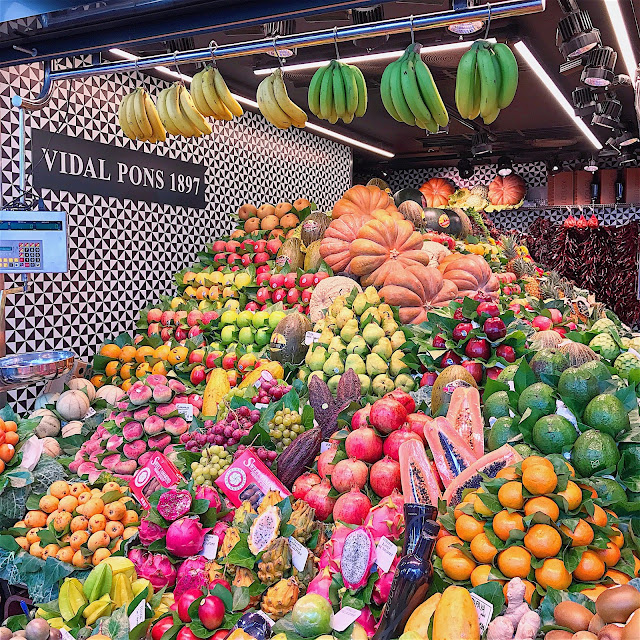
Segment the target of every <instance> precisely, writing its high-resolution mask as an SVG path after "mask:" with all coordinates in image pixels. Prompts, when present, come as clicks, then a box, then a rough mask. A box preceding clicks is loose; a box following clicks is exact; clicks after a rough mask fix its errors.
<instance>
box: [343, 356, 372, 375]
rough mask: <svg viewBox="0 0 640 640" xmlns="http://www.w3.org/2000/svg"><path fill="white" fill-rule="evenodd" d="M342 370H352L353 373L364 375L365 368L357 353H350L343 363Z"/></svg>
mask: <svg viewBox="0 0 640 640" xmlns="http://www.w3.org/2000/svg"><path fill="white" fill-rule="evenodd" d="M344 369H345V371H346V370H347V369H353V371H354V372H355V373H358V374H363V373H366V371H367V368H366V366H365V364H364V360H363V359H362V358H361V357H360V356H359V355H358V354H357V353H350V354H349V355H348V356H347V359H346V360H345V361H344Z"/></svg>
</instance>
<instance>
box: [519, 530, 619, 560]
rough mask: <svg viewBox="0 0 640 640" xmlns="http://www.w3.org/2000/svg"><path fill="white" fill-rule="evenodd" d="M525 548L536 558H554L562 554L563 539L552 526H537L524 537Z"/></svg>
mask: <svg viewBox="0 0 640 640" xmlns="http://www.w3.org/2000/svg"><path fill="white" fill-rule="evenodd" d="M524 546H525V547H526V548H527V549H528V550H529V551H531V553H533V555H534V556H535V557H536V558H552V557H553V556H556V555H558V553H559V552H560V549H561V548H562V538H561V536H560V534H559V533H558V532H557V530H556V529H554V528H553V527H551V526H550V525H548V524H535V525H533V527H531V528H530V529H529V531H527V534H526V535H525V537H524ZM616 548H617V547H616Z"/></svg>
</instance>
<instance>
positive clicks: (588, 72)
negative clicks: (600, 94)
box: [580, 47, 618, 87]
mask: <svg viewBox="0 0 640 640" xmlns="http://www.w3.org/2000/svg"><path fill="white" fill-rule="evenodd" d="M617 59H618V54H617V53H616V52H615V51H614V50H613V49H612V48H611V47H596V48H595V49H591V51H589V55H588V56H587V64H586V66H585V68H584V70H583V71H582V76H581V78H580V80H582V82H584V83H585V84H586V85H589V86H590V87H608V86H609V85H610V84H611V83H612V82H613V80H614V78H615V74H614V73H613V69H614V67H615V66H616V60H617Z"/></svg>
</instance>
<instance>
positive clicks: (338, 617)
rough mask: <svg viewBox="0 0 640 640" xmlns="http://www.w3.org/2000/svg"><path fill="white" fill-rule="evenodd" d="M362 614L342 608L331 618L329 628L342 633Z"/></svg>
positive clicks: (355, 610) (351, 609) (358, 611)
mask: <svg viewBox="0 0 640 640" xmlns="http://www.w3.org/2000/svg"><path fill="white" fill-rule="evenodd" d="M360 613H362V612H361V611H360V610H359V609H354V608H353V607H342V609H340V611H338V613H335V614H334V615H332V616H331V628H332V629H335V630H336V631H344V630H345V629H346V628H347V627H348V626H349V625H350V624H351V623H352V622H355V621H356V620H357V619H358V618H359V617H360Z"/></svg>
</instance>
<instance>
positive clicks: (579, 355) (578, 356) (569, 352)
mask: <svg viewBox="0 0 640 640" xmlns="http://www.w3.org/2000/svg"><path fill="white" fill-rule="evenodd" d="M554 333H555V331H554ZM558 351H560V353H564V355H565V356H566V357H567V358H568V359H569V366H571V367H579V366H580V365H582V364H584V363H585V362H591V361H592V360H600V356H599V355H598V354H597V353H596V352H595V351H594V350H593V349H592V348H591V347H588V346H587V345H586V344H582V343H581V342H574V341H573V340H563V341H562V342H561V343H560V344H559V345H558Z"/></svg>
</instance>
